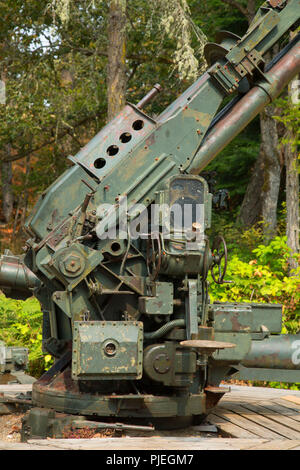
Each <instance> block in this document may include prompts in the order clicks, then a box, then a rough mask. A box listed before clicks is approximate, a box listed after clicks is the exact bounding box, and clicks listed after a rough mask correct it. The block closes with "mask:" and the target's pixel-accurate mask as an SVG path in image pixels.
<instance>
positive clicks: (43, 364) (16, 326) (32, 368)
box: [0, 295, 51, 377]
mask: <svg viewBox="0 0 300 470" xmlns="http://www.w3.org/2000/svg"><path fill="white" fill-rule="evenodd" d="M42 319H43V314H42V312H41V308H40V304H39V302H38V301H37V300H36V299H35V298H33V297H31V298H29V299H27V300H25V301H22V300H14V299H10V298H8V297H6V296H5V295H0V339H1V340H3V341H4V342H5V343H6V345H7V346H20V347H25V348H28V350H29V366H28V373H29V374H30V375H32V376H33V377H40V376H41V374H42V373H43V372H44V371H45V370H46V369H47V368H48V367H49V365H50V362H51V356H49V355H45V354H43V352H42Z"/></svg>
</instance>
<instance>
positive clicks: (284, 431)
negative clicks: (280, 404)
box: [239, 403, 300, 439]
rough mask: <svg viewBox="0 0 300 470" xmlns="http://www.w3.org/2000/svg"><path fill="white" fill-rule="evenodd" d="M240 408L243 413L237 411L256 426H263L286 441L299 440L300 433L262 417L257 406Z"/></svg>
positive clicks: (247, 405) (248, 404) (246, 405)
mask: <svg viewBox="0 0 300 470" xmlns="http://www.w3.org/2000/svg"><path fill="white" fill-rule="evenodd" d="M241 408H242V409H243V410H244V411H239V413H240V412H242V414H243V416H245V417H247V419H249V420H252V421H254V422H255V423H257V424H260V425H261V426H264V427H266V428H267V429H270V430H271V431H273V432H276V433H277V434H279V435H280V436H282V437H285V438H287V439H300V432H297V431H294V430H292V429H289V428H287V427H286V426H283V425H282V424H280V423H277V422H275V421H273V420H272V419H270V418H267V417H266V416H264V415H262V414H261V410H260V408H259V406H257V405H252V404H250V403H243V405H241Z"/></svg>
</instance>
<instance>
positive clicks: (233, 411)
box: [214, 405, 279, 439]
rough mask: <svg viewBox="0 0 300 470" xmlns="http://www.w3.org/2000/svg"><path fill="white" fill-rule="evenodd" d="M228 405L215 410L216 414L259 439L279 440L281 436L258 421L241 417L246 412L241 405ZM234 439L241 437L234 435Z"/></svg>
mask: <svg viewBox="0 0 300 470" xmlns="http://www.w3.org/2000/svg"><path fill="white" fill-rule="evenodd" d="M228 406H230V407H229V408H228V407H227V405H226V408H223V407H219V409H217V410H214V414H217V415H218V416H220V417H222V418H224V419H226V420H227V421H230V422H231V423H233V424H235V425H237V426H239V427H240V428H242V429H245V430H247V431H249V432H251V433H253V434H254V435H256V436H257V437H262V438H264V439H278V438H279V435H278V434H277V433H275V432H273V431H272V430H270V429H267V428H265V427H264V426H260V425H259V424H258V423H256V421H255V420H254V422H253V420H251V419H250V420H249V419H247V417H245V416H241V415H242V414H243V413H244V412H245V411H246V410H245V409H242V408H241V407H240V405H228ZM233 437H239V436H238V435H236V434H233Z"/></svg>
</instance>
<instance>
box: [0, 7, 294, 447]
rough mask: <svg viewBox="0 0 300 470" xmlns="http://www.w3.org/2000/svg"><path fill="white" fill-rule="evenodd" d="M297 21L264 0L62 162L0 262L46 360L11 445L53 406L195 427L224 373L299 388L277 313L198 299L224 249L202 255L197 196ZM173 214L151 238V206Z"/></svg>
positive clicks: (289, 70)
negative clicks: (167, 97)
mask: <svg viewBox="0 0 300 470" xmlns="http://www.w3.org/2000/svg"><path fill="white" fill-rule="evenodd" d="M299 17H300V2H299V0H290V1H288V2H284V1H280V0H277V1H275V0H272V1H267V2H265V3H264V4H263V5H262V7H261V8H260V9H259V11H258V13H257V15H256V17H255V19H254V20H253V22H252V24H251V25H250V27H249V29H248V31H247V32H246V34H245V35H244V36H243V37H242V38H239V37H238V36H236V35H233V34H231V33H229V32H221V33H220V34H219V36H218V41H219V44H207V45H206V48H205V55H206V59H207V62H208V64H209V68H208V70H207V72H206V73H205V74H204V75H203V76H202V77H200V78H199V79H198V80H197V81H196V82H195V83H194V84H193V85H192V86H190V87H189V88H188V89H187V90H186V91H185V92H184V93H183V94H182V95H181V96H180V97H179V98H178V99H176V100H175V101H174V102H173V103H172V104H171V105H170V106H169V107H168V108H167V109H166V110H165V111H164V112H163V113H162V114H161V115H160V116H158V118H157V119H153V118H151V117H150V116H148V115H147V114H145V113H144V112H143V110H142V108H143V106H144V105H145V104H147V102H149V100H150V99H151V98H152V97H153V96H154V95H155V94H156V93H158V92H159V91H160V87H159V85H156V86H155V89H154V90H152V91H151V92H150V93H149V94H148V95H147V96H146V97H145V99H143V100H142V101H141V102H140V103H139V104H138V105H137V106H134V105H132V104H127V105H126V106H125V108H124V109H123V110H122V111H121V112H120V113H119V115H117V116H116V117H115V118H114V119H113V120H112V121H111V122H110V123H109V124H107V125H106V126H105V127H104V128H103V129H102V130H101V131H100V132H99V133H98V134H97V135H96V136H95V137H94V138H93V139H92V140H91V141H90V142H89V143H88V144H87V145H86V146H85V147H84V148H83V149H81V150H80V151H79V152H78V154H77V155H75V156H71V157H69V158H70V160H71V161H72V162H73V164H74V165H73V166H72V167H71V168H70V169H68V170H67V171H66V172H65V173H64V174H63V175H61V177H60V178H58V180H57V181H55V182H54V183H53V184H52V185H51V186H50V188H49V189H48V190H47V191H46V192H45V193H43V194H42V196H41V197H40V199H39V201H38V202H37V204H36V206H35V208H34V209H33V211H32V213H31V215H30V216H29V218H28V220H27V221H26V230H27V232H28V234H29V235H30V237H31V238H30V239H29V240H28V241H27V251H26V254H25V257H24V258H23V257H22V258H21V257H20V258H18V259H16V257H13V256H12V255H10V254H6V255H5V256H3V257H2V258H1V261H0V285H1V286H3V288H4V290H5V289H7V288H10V289H11V292H15V293H16V292H17V291H18V289H19V292H20V295H22V296H26V295H28V296H29V295H32V294H34V295H35V296H36V297H37V299H38V300H39V301H40V303H41V307H42V311H43V317H44V324H43V348H44V350H45V351H47V352H48V353H50V354H52V355H53V356H54V358H55V363H54V365H53V366H52V368H51V369H50V370H49V371H47V372H46V373H45V374H44V375H43V376H42V377H41V378H40V379H39V380H37V381H36V382H35V383H34V384H33V392H32V398H33V403H34V406H35V408H33V409H32V410H31V411H30V413H29V415H28V417H27V419H26V420H25V422H24V426H23V437H24V439H26V437H28V436H29V435H40V436H46V435H47V433H48V434H49V432H50V431H49V429H50V428H51V426H52V428H53V429H54V428H55V424H53V423H56V421H55V417H56V416H57V414H59V413H64V414H67V415H68V416H69V417H70V419H71V418H72V416H75V415H76V416H77V418H76V419H78V415H81V416H83V417H85V418H87V417H90V418H91V417H93V419H95V417H98V419H99V417H101V419H103V418H108V417H116V418H122V419H125V420H126V419H130V420H131V421H135V422H136V423H144V422H145V421H146V422H149V421H151V423H154V424H155V425H157V426H161V427H163V426H165V427H172V426H185V425H188V424H190V423H191V422H197V421H198V422H199V421H201V420H202V419H203V417H205V415H207V414H208V413H209V411H210V410H211V409H212V408H213V407H214V406H215V405H216V404H217V403H218V401H219V400H220V398H221V397H222V396H223V394H224V393H225V389H224V387H222V386H220V383H221V381H222V380H224V379H228V378H230V377H236V376H237V374H239V377H241V378H243V379H255V378H256V379H258V380H278V381H287V382H300V360H299V356H300V353H299V349H300V348H299V345H300V335H299V334H297V335H281V334H280V333H281V329H282V327H281V310H282V309H281V306H280V305H276V304H255V303H250V304H249V303H248V304H247V303H241V304H229V303H219V302H216V303H213V304H211V303H210V300H209V285H208V281H207V274H208V271H209V269H211V270H212V275H213V278H214V280H215V281H216V282H218V283H222V282H226V281H225V280H224V277H225V271H226V261H227V249H226V243H225V241H224V239H223V238H222V237H217V239H215V240H214V242H213V245H212V248H210V243H209V239H208V237H207V236H206V234H205V230H206V229H208V228H209V227H210V224H211V201H212V195H211V194H210V193H209V191H208V185H207V182H206V181H205V179H204V178H202V177H201V176H198V174H199V172H200V171H202V170H203V168H205V166H206V165H207V164H208V163H209V162H210V161H211V160H212V159H213V158H214V157H215V156H216V155H217V154H218V153H219V152H220V151H221V150H222V149H223V148H224V147H225V146H226V145H227V144H228V143H229V142H230V141H231V140H232V139H233V138H234V137H235V136H236V135H237V134H238V133H239V132H240V131H241V130H242V129H243V128H244V127H245V126H246V125H247V124H248V123H249V122H250V121H251V120H252V119H253V118H254V117H255V116H256V115H257V114H258V113H259V112H260V111H261V110H262V109H263V108H264V107H265V106H266V105H268V103H270V102H271V101H272V100H273V99H275V98H276V97H277V96H278V95H279V94H280V93H281V91H282V90H283V89H284V87H285V86H286V85H287V84H288V83H289V81H290V80H291V79H292V78H293V77H295V76H296V75H297V73H299V71H300V42H299V34H298V36H296V37H295V38H294V39H293V40H292V41H291V42H290V43H289V44H288V45H287V46H286V47H285V48H284V49H283V50H282V51H281V52H280V53H279V54H278V55H277V56H276V57H275V59H274V60H273V61H272V62H271V63H270V64H265V59H264V57H265V54H266V52H267V51H268V50H269V49H270V48H271V47H272V46H273V45H274V44H275V43H276V42H278V40H279V39H280V38H282V37H283V36H284V35H285V34H286V33H288V32H289V31H290V30H291V29H295V28H296V27H297V25H298V24H299ZM229 95H234V96H235V97H234V98H233V100H232V101H231V102H230V103H229V104H227V105H226V106H225V107H224V108H223V109H222V110H221V111H220V112H219V113H218V110H219V108H220V106H221V104H222V102H223V101H224V99H225V98H226V97H227V96H229ZM217 113H218V114H217ZM124 201H125V202H126V205H124ZM185 205H186V206H189V207H191V208H192V210H191V219H189V224H188V225H186V224H185V222H184V223H183V229H182V230H179V226H178V224H177V222H178V218H177V219H176V217H175V216H174V217H173V218H172V213H171V212H172V210H171V212H170V213H171V218H170V223H169V225H168V233H166V232H165V230H164V227H163V223H162V216H161V215H160V216H159V217H158V223H157V225H156V226H155V230H154V229H152V225H151V224H150V222H151V210H152V208H153V207H154V206H158V207H164V208H166V207H169V208H170V207H171V208H174V207H175V206H176V208H177V209H178V208H179V209H184V208H185ZM124 207H125V210H124ZM198 208H199V210H198ZM166 210H167V209H166ZM145 221H146V225H143V227H146V229H145V230H144V231H141V232H140V237H133V236H132V232H133V230H135V231H138V227H139V226H141V225H142V224H143V222H145ZM124 222H126V224H125V228H124ZM149 227H150V228H149ZM114 228H117V232H113V229H114ZM181 228H182V227H181ZM112 233H113V234H115V235H114V236H111V234H112ZM107 234H109V235H110V236H107ZM224 261H225V263H224ZM41 417H43V420H42V421H41ZM45 417H47V420H45ZM41 422H47V426H48V430H47V429H46V428H47V426H46V425H45V426H44V427H42V425H41ZM50 422H51V423H52V424H51V426H50V424H49V423H50ZM53 432H54V431H53Z"/></svg>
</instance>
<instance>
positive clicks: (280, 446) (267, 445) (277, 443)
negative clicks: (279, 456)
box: [248, 439, 299, 450]
mask: <svg viewBox="0 0 300 470" xmlns="http://www.w3.org/2000/svg"><path fill="white" fill-rule="evenodd" d="M298 446H299V441H298V440H297V441H292V440H290V439H281V440H278V439H276V440H272V441H268V442H263V443H259V444H254V445H253V446H251V447H248V449H249V450H292V449H295V448H297V447H298Z"/></svg>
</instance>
